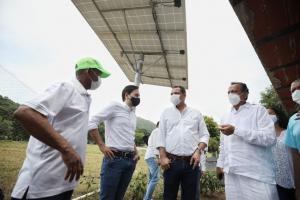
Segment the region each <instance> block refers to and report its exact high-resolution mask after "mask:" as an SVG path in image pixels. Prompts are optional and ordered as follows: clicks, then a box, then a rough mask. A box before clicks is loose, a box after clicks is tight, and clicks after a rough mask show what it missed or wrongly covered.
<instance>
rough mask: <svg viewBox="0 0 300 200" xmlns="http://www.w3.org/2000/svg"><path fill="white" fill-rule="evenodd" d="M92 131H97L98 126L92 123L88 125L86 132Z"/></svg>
mask: <svg viewBox="0 0 300 200" xmlns="http://www.w3.org/2000/svg"><path fill="white" fill-rule="evenodd" d="M94 129H98V125H97V124H94V123H91V124H89V125H88V130H89V131H90V130H94Z"/></svg>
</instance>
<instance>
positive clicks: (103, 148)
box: [89, 129, 115, 158]
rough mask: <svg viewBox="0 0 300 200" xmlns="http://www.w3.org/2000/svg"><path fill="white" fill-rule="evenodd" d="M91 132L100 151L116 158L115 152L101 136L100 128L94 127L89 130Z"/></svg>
mask: <svg viewBox="0 0 300 200" xmlns="http://www.w3.org/2000/svg"><path fill="white" fill-rule="evenodd" d="M89 134H90V136H91V138H92V139H93V140H94V141H95V143H96V144H97V145H98V147H99V149H100V151H101V152H102V153H103V154H104V155H105V156H108V157H109V158H114V157H115V155H114V152H113V150H111V149H110V148H109V147H107V146H106V145H105V143H104V141H103V139H102V138H101V136H100V134H99V131H98V129H93V130H90V131H89Z"/></svg>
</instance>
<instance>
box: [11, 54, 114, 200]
mask: <svg viewBox="0 0 300 200" xmlns="http://www.w3.org/2000/svg"><path fill="white" fill-rule="evenodd" d="M75 71H76V78H74V79H73V80H72V81H66V82H60V83H56V84H53V85H51V86H50V87H49V88H48V89H46V90H45V91H44V92H43V93H41V94H39V95H37V97H35V98H34V99H32V100H31V101H28V102H26V103H24V104H23V105H21V106H20V107H19V108H18V109H17V110H16V111H15V113H14V117H15V118H16V119H17V120H19V121H20V122H21V123H22V125H23V126H24V127H25V129H26V130H27V131H28V132H29V133H30V134H31V136H30V139H29V142H28V146H27V152H26V158H25V161H24V163H23V166H22V168H21V170H20V172H19V177H18V180H17V183H16V185H15V187H14V190H13V192H12V199H13V200H15V199H22V200H23V199H43V200H68V199H71V196H72V193H73V190H74V189H75V187H76V186H77V184H78V180H79V177H80V175H82V173H83V162H84V159H85V149H86V144H87V133H88V118H89V108H90V103H91V98H90V95H89V94H88V93H87V90H95V89H97V88H98V87H99V86H100V84H101V78H106V77H108V76H109V75H110V73H109V72H108V71H106V70H105V69H104V68H103V67H102V65H101V64H100V62H98V61H97V60H95V59H93V58H83V59H81V60H79V61H78V62H77V64H76V66H75Z"/></svg>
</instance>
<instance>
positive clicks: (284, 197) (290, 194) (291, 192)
mask: <svg viewBox="0 0 300 200" xmlns="http://www.w3.org/2000/svg"><path fill="white" fill-rule="evenodd" d="M276 187H277V192H278V196H279V200H296V197H295V189H293V188H292V189H287V188H284V187H281V186H280V185H276Z"/></svg>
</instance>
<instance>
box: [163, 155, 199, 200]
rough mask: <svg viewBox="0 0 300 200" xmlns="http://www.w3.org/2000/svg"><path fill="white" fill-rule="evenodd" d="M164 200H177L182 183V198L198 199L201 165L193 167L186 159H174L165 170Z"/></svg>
mask: <svg viewBox="0 0 300 200" xmlns="http://www.w3.org/2000/svg"><path fill="white" fill-rule="evenodd" d="M163 175H164V200H176V199H177V193H178V189H179V185H181V199H182V200H196V196H197V195H196V192H197V187H198V186H199V179H200V178H199V176H200V171H199V166H197V167H195V169H193V168H192V166H191V165H190V163H189V162H188V161H186V160H173V161H172V162H171V164H170V168H169V169H167V170H165V171H164V174H163Z"/></svg>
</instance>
